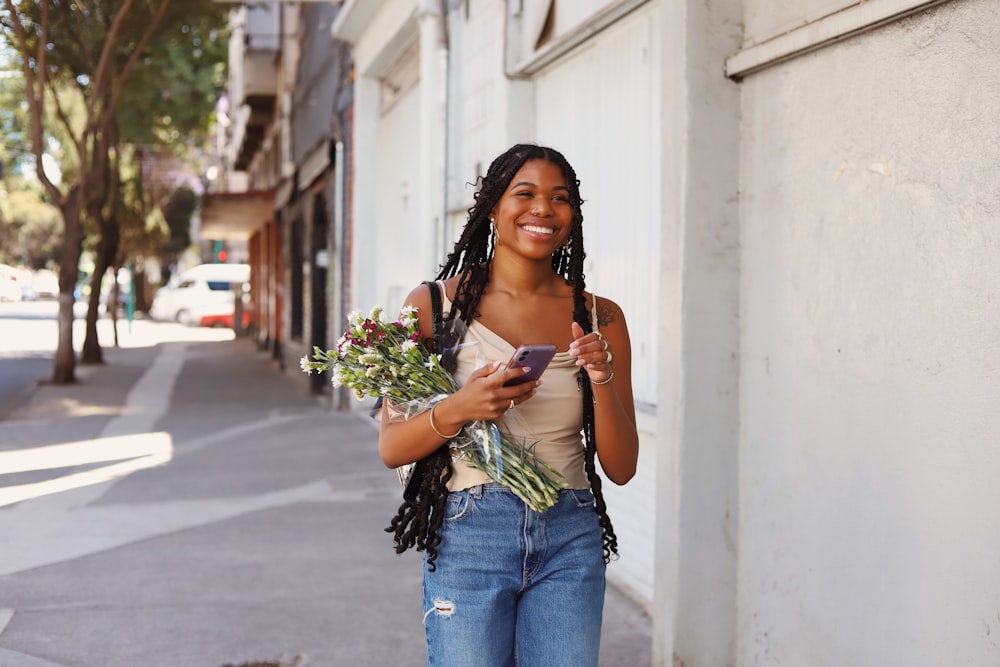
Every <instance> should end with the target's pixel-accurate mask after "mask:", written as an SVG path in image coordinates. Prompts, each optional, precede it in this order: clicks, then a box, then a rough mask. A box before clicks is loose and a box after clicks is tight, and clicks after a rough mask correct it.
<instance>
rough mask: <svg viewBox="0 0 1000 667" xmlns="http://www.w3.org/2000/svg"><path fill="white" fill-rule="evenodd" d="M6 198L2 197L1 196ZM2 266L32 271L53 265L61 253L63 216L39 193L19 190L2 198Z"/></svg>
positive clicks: (0, 243) (0, 210) (0, 241)
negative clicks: (20, 266) (17, 266)
mask: <svg viewBox="0 0 1000 667" xmlns="http://www.w3.org/2000/svg"><path fill="white" fill-rule="evenodd" d="M0 196H3V195H0ZM0 220H2V222H0V264H13V265H20V264H24V265H27V266H29V267H31V268H32V269H42V268H46V267H51V266H54V265H55V264H56V263H57V261H58V257H59V253H60V252H61V250H62V244H61V239H62V229H63V222H62V216H61V215H60V214H59V209H57V208H56V207H55V206H52V205H51V204H47V203H45V201H43V198H42V194H41V193H40V192H39V191H37V190H28V189H26V190H16V191H14V192H10V193H6V195H5V196H3V199H0Z"/></svg>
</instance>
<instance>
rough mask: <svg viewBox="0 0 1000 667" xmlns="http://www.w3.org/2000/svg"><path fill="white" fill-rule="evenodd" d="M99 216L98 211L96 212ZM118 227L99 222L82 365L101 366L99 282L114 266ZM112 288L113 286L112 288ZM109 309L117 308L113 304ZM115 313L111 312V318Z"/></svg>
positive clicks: (115, 282)
mask: <svg viewBox="0 0 1000 667" xmlns="http://www.w3.org/2000/svg"><path fill="white" fill-rule="evenodd" d="M97 215H100V211H97ZM118 237H119V233H118V225H116V224H114V223H107V222H104V221H102V222H101V240H100V241H99V242H98V244H97V257H96V258H95V259H94V275H93V277H92V279H91V281H90V305H89V307H88V308H87V333H86V336H85V337H84V339H83V353H82V355H81V356H80V362H81V363H84V364H103V363H104V354H103V352H102V351H101V341H100V339H99V338H98V336H97V318H98V316H99V315H100V311H101V282H102V281H103V279H104V274H105V273H107V271H108V269H109V268H111V267H112V265H113V264H114V260H115V256H116V255H117V254H118ZM112 279H113V280H114V285H115V286H116V285H117V284H118V276H117V275H114V276H112ZM113 287H114V286H113ZM109 307H110V308H117V306H116V304H115V303H113V302H112V303H111V304H109ZM116 314H117V313H115V312H113V311H112V312H111V316H112V318H113V317H115V315H116Z"/></svg>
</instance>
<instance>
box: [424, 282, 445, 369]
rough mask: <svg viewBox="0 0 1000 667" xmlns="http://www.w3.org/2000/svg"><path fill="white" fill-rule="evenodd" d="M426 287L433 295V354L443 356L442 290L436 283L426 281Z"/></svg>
mask: <svg viewBox="0 0 1000 667" xmlns="http://www.w3.org/2000/svg"><path fill="white" fill-rule="evenodd" d="M424 285H427V289H428V290H429V291H430V293H431V334H432V335H433V336H434V349H433V350H431V352H435V353H437V354H441V350H442V348H443V347H444V346H443V345H442V341H441V322H442V320H443V319H444V306H443V304H442V303H441V288H440V286H438V284H437V283H436V282H433V281H430V280H425V281H424Z"/></svg>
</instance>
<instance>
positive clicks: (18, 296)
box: [0, 264, 24, 301]
mask: <svg viewBox="0 0 1000 667" xmlns="http://www.w3.org/2000/svg"><path fill="white" fill-rule="evenodd" d="M23 286H24V282H23V279H22V272H21V271H20V270H18V269H15V268H14V267H13V266H7V265H6V264H0V301H21V300H22V299H23V298H24V292H23V289H22V287H23Z"/></svg>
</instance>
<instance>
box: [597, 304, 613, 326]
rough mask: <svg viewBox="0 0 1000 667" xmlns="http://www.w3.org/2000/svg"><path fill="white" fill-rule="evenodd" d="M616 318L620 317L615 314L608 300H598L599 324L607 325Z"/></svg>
mask: <svg viewBox="0 0 1000 667" xmlns="http://www.w3.org/2000/svg"><path fill="white" fill-rule="evenodd" d="M616 319H618V317H617V315H616V314H615V311H614V310H612V309H611V307H610V306H609V305H608V304H607V302H604V303H602V302H601V301H598V302H597V326H600V327H606V326H607V325H609V324H611V323H612V322H614V321H615V320H616Z"/></svg>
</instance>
